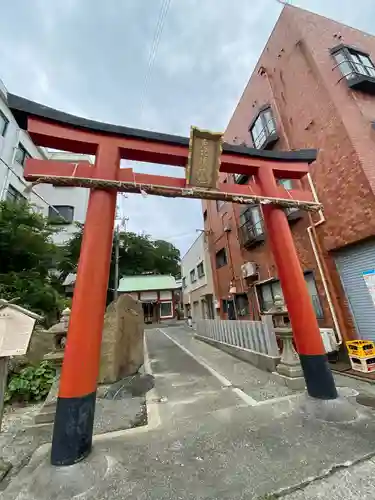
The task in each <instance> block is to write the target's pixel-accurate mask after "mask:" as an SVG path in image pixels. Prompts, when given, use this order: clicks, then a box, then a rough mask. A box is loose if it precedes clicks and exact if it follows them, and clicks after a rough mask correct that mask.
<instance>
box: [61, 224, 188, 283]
mask: <svg viewBox="0 0 375 500" xmlns="http://www.w3.org/2000/svg"><path fill="white" fill-rule="evenodd" d="M82 234H83V226H82V225H79V226H78V227H77V233H76V234H75V235H74V236H73V238H71V240H70V241H69V242H68V243H67V244H66V246H65V248H64V256H63V258H62V260H61V264H60V266H59V268H60V270H61V271H62V275H63V276H64V277H65V276H66V275H67V274H68V273H70V272H76V270H77V264H78V258H79V252H80V247H81V241H82ZM114 269H115V250H114V246H113V248H112V259H111V277H110V283H113V277H114ZM143 273H155V274H171V275H173V276H176V277H178V276H179V275H180V251H179V250H178V249H177V248H176V247H175V246H173V245H172V244H171V243H168V242H167V241H164V240H152V239H151V237H150V236H147V235H146V236H144V235H138V234H135V233H130V232H120V233H119V275H120V277H121V276H124V275H136V274H143Z"/></svg>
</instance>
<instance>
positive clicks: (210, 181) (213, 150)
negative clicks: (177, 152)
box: [186, 127, 222, 189]
mask: <svg viewBox="0 0 375 500" xmlns="http://www.w3.org/2000/svg"><path fill="white" fill-rule="evenodd" d="M221 150H222V134H221V133H213V132H209V131H208V130H200V129H198V128H197V127H191V132H190V144H189V158H188V164H187V168H186V181H187V184H188V185H189V186H192V187H199V188H206V189H215V188H216V185H217V182H218V178H219V169H220V156H221Z"/></svg>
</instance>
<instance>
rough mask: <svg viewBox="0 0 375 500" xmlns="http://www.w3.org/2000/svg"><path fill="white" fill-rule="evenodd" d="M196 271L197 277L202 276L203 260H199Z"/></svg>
mask: <svg viewBox="0 0 375 500" xmlns="http://www.w3.org/2000/svg"><path fill="white" fill-rule="evenodd" d="M197 271H198V278H203V276H204V265H203V262H200V263H199V264H198V265H197Z"/></svg>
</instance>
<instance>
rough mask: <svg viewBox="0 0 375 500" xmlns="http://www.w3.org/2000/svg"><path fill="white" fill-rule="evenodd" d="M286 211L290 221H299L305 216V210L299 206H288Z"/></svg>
mask: <svg viewBox="0 0 375 500" xmlns="http://www.w3.org/2000/svg"><path fill="white" fill-rule="evenodd" d="M285 213H286V216H287V217H288V221H289V222H294V221H297V220H299V219H302V217H303V210H301V209H300V208H298V207H291V208H286V209H285Z"/></svg>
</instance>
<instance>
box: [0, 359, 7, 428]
mask: <svg viewBox="0 0 375 500" xmlns="http://www.w3.org/2000/svg"><path fill="white" fill-rule="evenodd" d="M8 359H9V358H6V357H4V356H3V357H1V358H0V432H1V424H2V421H3V413H4V400H5V391H6V388H7V377H8Z"/></svg>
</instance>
